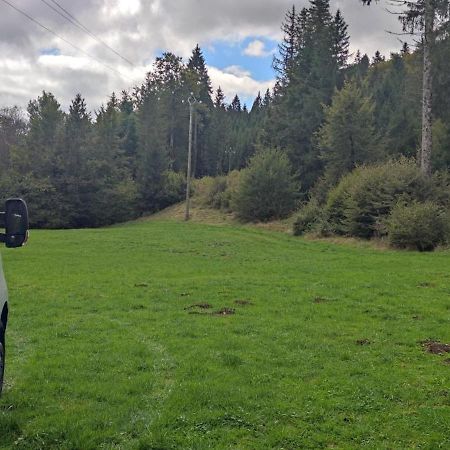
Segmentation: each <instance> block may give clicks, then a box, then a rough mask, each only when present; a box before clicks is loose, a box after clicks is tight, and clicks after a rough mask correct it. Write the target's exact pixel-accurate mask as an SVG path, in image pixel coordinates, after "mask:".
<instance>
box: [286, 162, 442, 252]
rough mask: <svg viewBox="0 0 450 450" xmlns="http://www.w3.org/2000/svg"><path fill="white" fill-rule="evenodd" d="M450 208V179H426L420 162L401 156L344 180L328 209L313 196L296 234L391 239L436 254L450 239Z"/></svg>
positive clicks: (329, 197)
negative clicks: (448, 212) (311, 232)
mask: <svg viewBox="0 0 450 450" xmlns="http://www.w3.org/2000/svg"><path fill="white" fill-rule="evenodd" d="M449 207H450V179H449V175H448V174H444V173H442V174H435V175H434V176H433V177H432V178H429V177H426V176H424V175H422V174H421V172H420V170H419V169H418V167H417V165H416V163H415V161H413V160H409V159H405V158H402V159H400V160H398V161H388V162H385V163H379V164H376V165H373V166H363V167H359V168H357V169H355V170H354V171H353V172H351V173H350V174H348V175H346V176H344V177H343V178H342V179H341V180H340V182H339V183H338V184H337V185H336V186H335V187H333V188H332V189H331V190H330V191H329V192H328V195H327V198H326V201H325V202H324V204H323V205H321V204H320V202H319V201H318V200H317V199H316V198H313V199H312V200H311V201H310V202H309V203H308V204H307V205H305V206H304V207H303V208H302V209H301V210H300V212H299V214H298V217H297V220H296V222H295V224H294V234H297V235H299V234H303V233H305V232H308V231H311V230H314V231H319V232H321V233H322V234H329V233H333V234H338V235H345V236H355V237H359V238H366V239H370V238H372V237H383V236H388V239H389V242H390V243H391V244H392V245H393V246H396V247H401V248H417V249H418V250H421V251H424V250H432V249H434V248H435V247H436V246H437V245H439V244H442V243H444V242H445V241H446V239H447V235H448V214H445V211H448V210H449Z"/></svg>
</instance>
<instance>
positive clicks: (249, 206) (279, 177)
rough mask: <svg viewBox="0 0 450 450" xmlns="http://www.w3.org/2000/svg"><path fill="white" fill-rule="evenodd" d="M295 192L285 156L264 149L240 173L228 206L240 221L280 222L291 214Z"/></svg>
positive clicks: (290, 168)
mask: <svg viewBox="0 0 450 450" xmlns="http://www.w3.org/2000/svg"><path fill="white" fill-rule="evenodd" d="M297 192H298V187H297V186H296V183H295V181H294V176H293V174H292V167H291V165H290V163H289V160H288V158H287V156H286V154H285V153H283V152H281V151H279V150H273V149H268V150H264V151H261V152H260V153H257V154H256V155H255V156H254V157H253V158H252V159H251V160H250V164H249V166H248V168H247V169H246V170H244V171H242V174H241V179H240V182H239V187H238V189H237V190H236V191H235V193H234V195H233V197H232V205H233V209H234V211H235V212H236V214H237V216H238V217H239V218H240V219H242V220H244V221H267V220H271V219H281V218H283V217H286V216H287V215H288V214H289V213H290V212H292V211H293V209H294V207H295V204H296V195H297V194H296V193H297Z"/></svg>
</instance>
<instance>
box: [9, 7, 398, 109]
mask: <svg viewBox="0 0 450 450" xmlns="http://www.w3.org/2000/svg"><path fill="white" fill-rule="evenodd" d="M6 2H9V3H10V4H11V5H13V6H15V7H16V8H19V9H21V10H22V11H23V12H25V13H26V14H27V15H28V16H29V17H31V18H33V19H34V20H36V21H38V22H39V23H41V24H42V25H44V26H45V27H47V28H48V29H49V30H51V31H52V32H53V33H56V34H57V35H58V36H59V37H57V36H56V35H55V34H52V33H51V32H49V31H46V30H44V29H42V28H41V27H40V26H39V25H37V24H36V23H35V22H32V21H31V20H29V19H28V18H26V17H25V16H24V15H22V14H20V13H19V12H18V11H16V10H14V9H13V8H12V7H11V6H10V5H8V4H7V3H6ZM58 4H59V5H60V6H62V7H63V8H64V9H66V11H68V12H69V13H70V14H71V15H72V16H73V17H74V18H76V19H77V20H78V23H79V24H81V26H83V27H85V29H87V30H89V31H90V32H91V33H92V34H93V35H95V36H96V38H97V39H95V38H93V37H92V36H91V35H89V34H88V33H86V32H84V31H83V30H82V29H80V28H79V27H75V26H74V25H72V24H71V23H69V21H67V20H66V19H65V18H64V17H62V16H60V15H58V14H57V12H56V11H55V10H57V11H60V12H62V11H61V9H59V8H58ZM292 4H293V0H226V1H224V0H76V1H73V0H0V107H4V106H12V105H18V106H20V107H22V108H26V105H27V104H28V102H29V100H30V99H34V98H37V97H38V96H39V95H40V93H41V92H42V91H43V90H46V91H50V92H52V93H53V94H54V95H55V96H56V98H57V99H58V101H59V102H60V103H61V105H62V107H63V109H65V110H67V109H68V105H69V104H70V101H71V99H73V98H74V97H75V95H76V94H77V93H81V94H82V95H83V97H84V98H85V99H86V102H87V104H88V108H89V109H90V110H91V111H95V110H96V109H97V108H99V107H100V106H101V105H102V104H103V103H105V102H106V101H107V99H108V97H109V96H110V95H111V93H112V92H121V91H122V90H124V89H125V90H129V89H131V88H132V87H133V86H136V85H140V84H141V83H142V81H143V80H144V77H145V74H146V73H147V72H148V71H149V70H150V69H151V66H152V63H153V61H154V59H155V57H157V56H159V55H160V54H161V53H162V52H163V51H171V52H173V53H175V54H177V55H179V56H181V57H183V58H184V59H185V60H187V58H189V55H190V54H191V52H192V49H193V48H194V47H195V45H196V44H199V45H200V47H201V48H202V50H203V53H204V56H205V59H206V63H207V65H208V69H209V74H210V77H211V80H212V84H213V87H214V89H217V87H219V86H221V87H222V89H223V90H224V92H225V95H226V97H227V100H228V101H229V102H230V101H231V100H232V98H233V97H234V95H235V94H238V95H239V96H240V97H241V98H242V100H243V101H244V102H246V103H247V104H249V106H251V102H252V101H253V99H254V98H255V96H256V95H257V93H258V91H261V92H264V91H265V90H266V89H267V88H270V87H272V86H273V84H274V77H275V75H274V72H273V70H272V68H271V63H272V59H273V54H274V52H275V51H276V49H277V45H278V42H279V41H280V40H281V38H282V33H281V30H280V27H281V23H282V21H283V18H284V15H285V13H286V11H287V10H288V9H290V8H291V7H292ZM295 5H296V7H298V8H299V9H300V8H302V7H303V6H307V1H306V0H298V1H296V2H295ZM331 5H332V10H333V11H335V10H336V9H338V8H339V9H340V10H341V11H342V13H343V16H344V18H345V20H346V22H347V23H348V25H349V34H350V38H351V52H352V53H353V54H354V53H356V50H357V49H360V50H361V52H362V53H367V54H368V55H369V56H372V55H373V54H374V53H375V51H376V50H380V51H381V53H382V54H385V55H387V56H388V55H389V54H390V52H392V51H398V50H399V49H400V47H401V43H400V42H399V40H398V37H396V36H395V35H393V34H390V33H387V32H386V31H387V30H389V31H394V32H395V31H400V29H399V28H400V25H399V23H398V21H397V17H396V16H394V15H392V14H389V13H388V12H387V11H386V10H385V8H384V7H383V2H380V3H378V4H373V5H372V6H370V7H367V6H362V5H361V3H360V1H359V0H331ZM61 38H63V39H61ZM69 42H70V43H71V44H73V45H75V46H76V47H77V48H74V47H73V46H71V45H69ZM104 44H106V45H104ZM108 47H109V48H108ZM111 49H112V50H111ZM118 54H119V55H120V56H119V55H118ZM130 63H131V64H130Z"/></svg>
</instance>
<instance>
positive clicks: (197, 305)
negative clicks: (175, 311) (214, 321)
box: [184, 303, 212, 310]
mask: <svg viewBox="0 0 450 450" xmlns="http://www.w3.org/2000/svg"><path fill="white" fill-rule="evenodd" d="M196 308H199V309H211V308H212V306H211V305H210V304H209V303H195V304H194V305H191V306H187V307H186V308H184V309H185V310H189V309H196Z"/></svg>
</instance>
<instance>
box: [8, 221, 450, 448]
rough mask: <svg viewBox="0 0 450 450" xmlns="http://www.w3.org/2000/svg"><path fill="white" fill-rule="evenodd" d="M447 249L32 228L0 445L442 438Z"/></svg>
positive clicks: (399, 442)
mask: <svg viewBox="0 0 450 450" xmlns="http://www.w3.org/2000/svg"><path fill="white" fill-rule="evenodd" d="M449 257H450V253H449V252H437V253H435V254H418V253H413V252H410V253H409V252H403V253H401V252H393V251H379V250H375V249H364V248H356V247H350V246H339V245H335V244H332V243H327V242H308V241H305V240H301V239H297V238H293V237H291V236H289V235H287V234H283V233H274V232H270V231H266V230H259V229H252V228H245V227H239V226H230V225H215V226H212V225H210V226H208V225H202V224H196V223H189V224H185V223H180V222H176V221H167V220H165V221H164V220H156V221H155V220H153V221H147V222H145V221H142V222H137V223H134V224H128V225H126V226H121V227H114V228H109V229H106V230H84V231H48V232H47V231H36V232H33V233H32V237H31V241H30V244H29V246H28V247H26V248H24V249H21V250H17V251H12V250H11V251H10V250H5V251H3V260H4V266H5V270H6V276H7V279H8V282H9V286H10V297H11V298H10V303H11V315H10V325H9V330H8V344H9V348H8V354H7V372H6V381H7V386H6V389H5V392H4V395H3V397H2V398H1V399H0V448H18V449H30V448H33V449H38V448H39V449H53V448H60V449H94V448H95V449H96V448H108V449H112V448H116V449H119V448H120V449H172V448H174V449H207V448H213V449H229V448H233V449H268V448H276V449H282V448H283V449H298V448H345V449H348V448H361V447H364V448H419V447H420V448H429V449H435V448H449V447H450V438H449V436H450V389H449V388H450V365H449V364H448V359H449V358H450V354H447V355H446V356H439V355H435V354H431V353H428V352H426V351H425V349H424V348H423V346H422V345H421V343H420V342H421V341H424V340H426V339H433V340H440V341H442V342H450V326H449V325H450V320H449V313H450V309H449V296H450V275H449Z"/></svg>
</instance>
